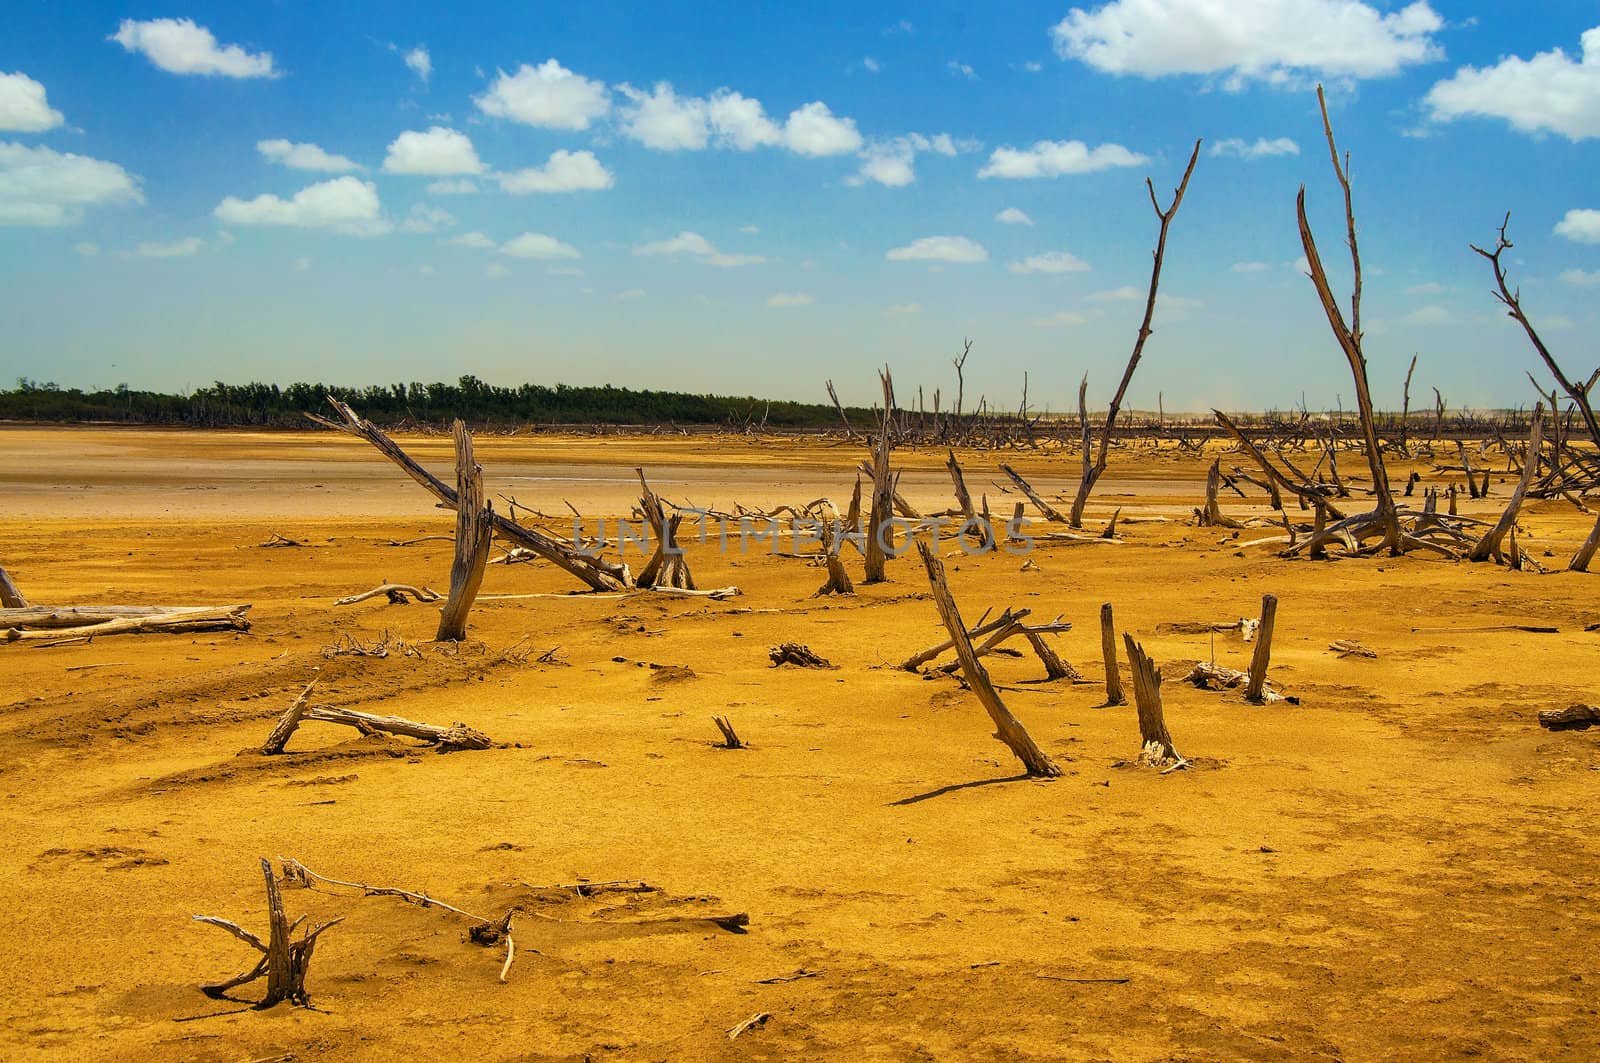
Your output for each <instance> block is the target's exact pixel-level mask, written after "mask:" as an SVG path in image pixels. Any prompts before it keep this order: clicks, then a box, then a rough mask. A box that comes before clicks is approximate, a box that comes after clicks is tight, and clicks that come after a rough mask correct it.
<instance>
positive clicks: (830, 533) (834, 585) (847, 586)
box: [812, 477, 861, 598]
mask: <svg viewBox="0 0 1600 1063" xmlns="http://www.w3.org/2000/svg"><path fill="white" fill-rule="evenodd" d="M860 485H861V480H860V478H859V477H857V478H856V490H857V491H858V492H859V491H860ZM836 515H837V511H836V510H834V509H833V507H832V506H831V505H830V506H828V507H827V509H826V511H825V512H824V513H823V518H822V520H821V521H820V522H819V525H818V535H819V537H820V538H821V539H822V560H823V564H825V565H826V566H827V568H828V580H827V582H826V583H824V584H823V585H822V586H821V587H819V588H817V592H816V593H815V594H813V595H812V597H813V598H820V597H822V596H824V595H828V594H854V593H855V592H856V585H855V583H853V582H852V581H851V579H850V572H849V570H848V569H846V568H845V567H844V559H843V558H841V557H840V556H839V549H840V547H842V546H843V545H844V537H843V536H842V535H840V534H839V528H838V526H837V525H836V524H835V523H834V521H835V518H836Z"/></svg>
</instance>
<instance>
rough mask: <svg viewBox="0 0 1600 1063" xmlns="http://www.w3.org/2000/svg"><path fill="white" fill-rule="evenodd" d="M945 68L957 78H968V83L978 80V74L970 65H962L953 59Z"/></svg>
mask: <svg viewBox="0 0 1600 1063" xmlns="http://www.w3.org/2000/svg"><path fill="white" fill-rule="evenodd" d="M944 68H945V69H946V70H948V71H950V73H952V74H954V75H955V76H956V77H962V78H966V79H967V80H968V81H977V80H978V72H977V71H976V70H973V69H972V66H971V65H970V64H968V63H962V62H958V61H957V60H955V59H952V60H950V61H949V62H948V63H946V64H945V65H944Z"/></svg>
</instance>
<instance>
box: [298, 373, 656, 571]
mask: <svg viewBox="0 0 1600 1063" xmlns="http://www.w3.org/2000/svg"><path fill="white" fill-rule="evenodd" d="M328 401H329V402H330V403H332V404H333V408H334V409H335V410H336V411H338V413H339V416H340V418H341V420H339V421H335V420H332V419H331V418H327V417H318V416H316V415H314V414H307V416H308V417H310V418H311V419H312V420H314V421H316V422H317V423H318V424H322V425H326V426H327V427H329V428H335V429H338V430H339V431H341V432H344V433H346V434H347V435H353V436H356V437H357V438H360V439H365V440H366V441H367V442H368V443H371V444H372V445H373V446H374V447H375V448H377V450H378V452H379V453H380V454H382V455H383V456H384V457H386V458H388V459H389V460H390V461H392V462H394V463H395V464H396V465H398V466H399V467H400V469H401V470H402V471H403V472H404V473H405V474H406V475H407V476H409V477H411V478H412V479H413V480H415V481H416V482H417V483H419V484H421V485H422V486H423V487H424V488H425V489H426V490H427V491H428V492H429V493H430V494H432V495H433V496H434V497H435V498H437V499H438V500H439V501H440V502H442V503H444V505H445V507H446V508H447V509H455V508H456V491H455V489H454V488H453V487H450V486H449V485H448V484H446V483H444V482H443V481H442V480H440V479H439V478H438V477H437V476H435V475H433V473H431V472H429V471H428V470H427V469H424V468H423V467H422V466H421V465H420V464H418V463H417V461H416V459H414V458H412V457H411V455H409V454H407V453H406V452H405V451H404V450H403V449H402V448H401V447H400V445H399V444H398V443H396V442H395V441H394V440H393V439H390V438H389V437H388V436H387V435H385V434H384V432H383V430H382V429H380V428H378V427H377V426H376V425H374V424H373V423H372V422H370V421H367V420H363V419H362V418H361V417H360V416H359V415H358V414H357V413H356V412H355V410H353V409H351V408H350V407H349V406H348V405H347V404H345V403H343V402H340V401H339V400H338V399H335V398H333V397H332V396H331V395H330V396H329V397H328ZM494 530H495V533H496V534H498V535H499V536H500V537H501V538H502V539H508V540H510V541H511V542H513V543H517V544H518V545H521V546H525V547H527V548H528V549H529V550H532V551H533V552H534V553H536V554H538V555H539V556H540V557H543V558H546V559H548V560H549V561H552V562H554V563H555V564H556V565H557V566H558V567H560V568H561V569H563V570H564V571H566V572H568V573H570V574H571V575H573V576H575V577H576V578H578V579H580V580H582V581H583V582H584V583H586V584H588V585H589V586H590V587H592V588H593V589H595V590H597V591H621V590H627V589H628V588H629V587H631V586H632V585H633V576H632V574H631V573H630V572H629V571H628V566H627V565H625V564H621V563H616V562H610V561H606V560H604V559H602V558H600V557H596V556H594V555H591V554H587V553H584V552H583V551H581V550H579V549H577V548H576V547H573V546H571V545H569V544H567V543H564V542H562V541H561V540H559V539H555V538H553V537H551V536H549V535H546V534H545V533H544V532H541V531H539V530H538V529H536V528H529V527H527V526H525V525H522V524H518V523H517V522H516V521H513V520H508V519H507V518H505V517H503V516H501V515H500V514H498V513H496V514H494Z"/></svg>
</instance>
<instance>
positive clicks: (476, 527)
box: [433, 418, 494, 642]
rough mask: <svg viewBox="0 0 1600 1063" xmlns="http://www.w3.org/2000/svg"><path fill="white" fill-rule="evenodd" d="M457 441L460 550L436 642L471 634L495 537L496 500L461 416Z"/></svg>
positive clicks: (454, 429) (455, 428)
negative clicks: (487, 493) (470, 617)
mask: <svg viewBox="0 0 1600 1063" xmlns="http://www.w3.org/2000/svg"><path fill="white" fill-rule="evenodd" d="M450 430H451V432H452V434H453V435H454V436H455V442H456V498H457V500H458V503H457V505H456V554H455V561H454V562H453V563H452V564H451V565H450V598H449V600H448V601H446V602H445V603H444V605H443V606H441V607H440V609H439V630H438V633H437V634H435V635H434V637H433V639H434V641H435V642H460V641H462V640H463V639H465V638H466V637H467V613H468V612H469V611H470V610H471V609H472V602H473V600H474V599H475V598H477V596H478V588H479V587H480V586H482V585H483V568H484V565H485V564H487V563H488V561H489V543H490V541H491V540H492V539H493V537H494V503H492V502H490V501H488V500H487V499H486V498H485V497H484V493H483V468H482V466H480V465H479V464H478V463H477V461H476V460H474V458H473V454H472V434H471V433H470V432H468V431H467V426H466V425H464V424H462V423H461V421H460V419H459V418H458V419H457V420H456V422H455V423H454V424H453V425H451V428H450Z"/></svg>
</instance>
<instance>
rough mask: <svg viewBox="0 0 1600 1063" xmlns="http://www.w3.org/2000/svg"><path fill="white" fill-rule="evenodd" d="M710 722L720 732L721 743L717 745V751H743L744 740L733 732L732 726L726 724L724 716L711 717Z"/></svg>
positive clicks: (726, 720) (726, 719)
mask: <svg viewBox="0 0 1600 1063" xmlns="http://www.w3.org/2000/svg"><path fill="white" fill-rule="evenodd" d="M711 722H712V723H714V724H716V725H717V730H719V731H721V732H722V741H721V742H719V743H717V748H718V749H744V748H745V744H744V740H743V739H742V738H740V737H739V735H738V734H737V733H736V732H735V731H734V729H733V724H731V723H729V722H728V718H727V717H726V716H713V717H711Z"/></svg>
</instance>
